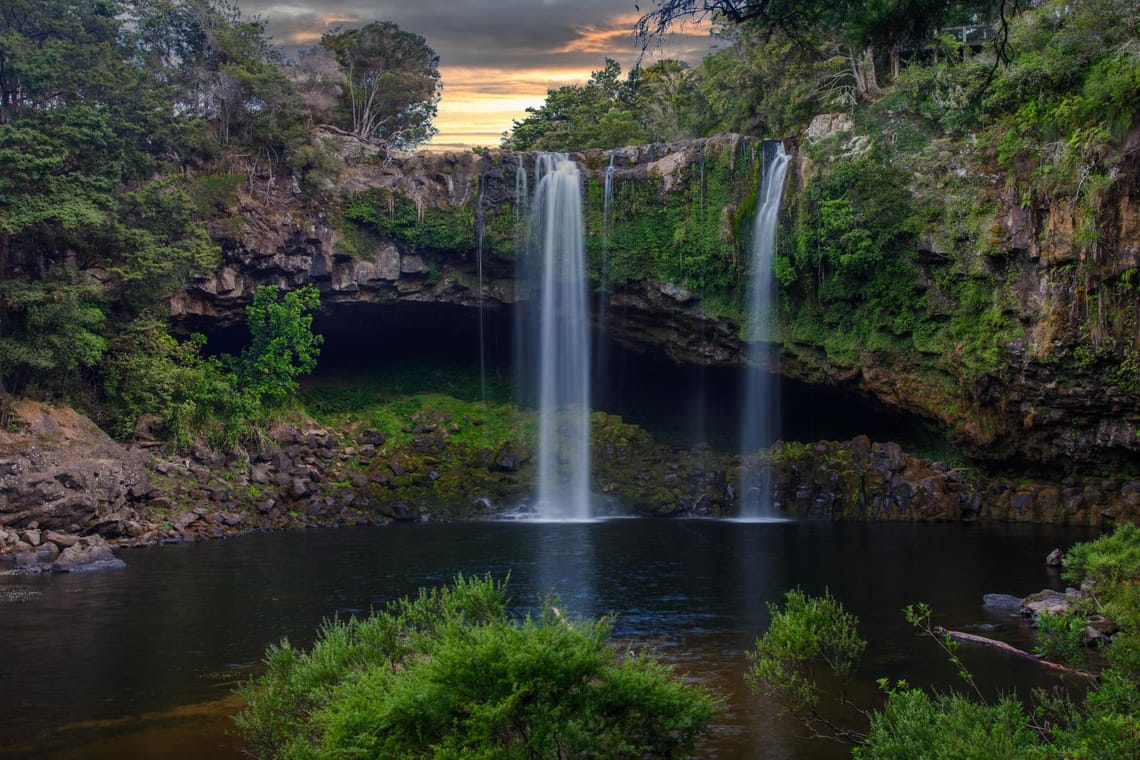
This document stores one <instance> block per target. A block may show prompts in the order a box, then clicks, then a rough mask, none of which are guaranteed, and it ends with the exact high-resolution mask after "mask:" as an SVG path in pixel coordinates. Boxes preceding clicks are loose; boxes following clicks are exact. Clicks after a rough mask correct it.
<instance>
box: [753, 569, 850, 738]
mask: <svg viewBox="0 0 1140 760" xmlns="http://www.w3.org/2000/svg"><path fill="white" fill-rule="evenodd" d="M768 612H769V614H770V615H771V616H772V622H771V624H770V625H769V626H768V631H767V633H765V634H764V635H763V636H761V637H760V638H759V639H757V640H756V646H755V648H753V650H752V651H751V652H749V658H750V659H751V660H752V661H753V665H752V668H751V670H750V671H749V672H748V675H747V676H746V677H747V679H748V681H749V683H750V684H752V686H753V687H754V688H756V689H759V690H761V691H763V692H764V693H766V694H767V695H769V696H771V697H773V698H774V699H775V700H776V701H777V702H779V703H780V705H781V707H782V709H783V711H785V712H789V713H791V714H793V715H795V716H796V717H798V718H800V720H802V721H804V722H805V723H806V724H808V725H809V726H812V727H813V728H820V727H821V726H820V725H819V724H822V723H824V721H823V720H822V719H821V718H820V716H819V713H818V712H817V708H818V706H819V697H820V695H821V694H823V693H824V692H823V691H822V690H821V689H820V688H819V686H818V684H817V683H816V670H817V669H826V670H829V671H830V672H831V673H832V674H833V675H834V676H835V677H837V678H838V679H839V680H840V682H841V683H843V684H846V682H847V681H849V680H850V678H851V676H852V675H853V674H854V672H855V668H856V667H858V665H859V658H860V657H861V656H862V654H863V650H864V649H865V648H866V646H867V642H866V641H864V640H863V639H862V638H861V637H860V636H859V634H858V632H857V631H856V626H858V625H859V619H858V618H857V617H855V616H854V615H852V614H850V613H849V612H847V611H846V610H844V609H843V605H841V604H840V603H839V602H837V601H836V600H835V599H834V598H833V597H832V596H831V595H830V594H824V596H823V597H812V596H808V595H807V594H805V593H804V592H803V591H801V590H800V589H793V590H791V591H789V592H787V594H785V595H784V607H783V609H780V607H779V605H776V604H774V603H770V604H769V605H768ZM838 701H839V702H840V703H842V704H846V705H850V703H849V702H847V699H846V697H845V696H842V695H841V696H840V697H839V698H838ZM826 728H827V729H828V730H832V731H834V730H836V729H835V727H834V726H832V725H831V724H830V723H826ZM838 733H839V735H840V738H846V739H857V738H859V735H858V734H857V733H855V732H850V731H845V730H839V731H838Z"/></svg>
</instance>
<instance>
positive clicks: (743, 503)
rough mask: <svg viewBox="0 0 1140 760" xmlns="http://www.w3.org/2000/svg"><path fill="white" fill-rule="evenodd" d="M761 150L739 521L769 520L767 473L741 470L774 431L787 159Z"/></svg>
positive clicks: (778, 146)
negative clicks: (777, 265)
mask: <svg viewBox="0 0 1140 760" xmlns="http://www.w3.org/2000/svg"><path fill="white" fill-rule="evenodd" d="M773 144H774V146H775V148H774V150H772V149H771V146H772V145H773ZM765 147H766V148H768V149H767V150H765V151H764V171H763V175H762V179H761V185H760V194H759V196H758V198H757V201H756V218H755V220H754V221H753V225H752V249H751V257H750V258H751V269H752V271H751V276H750V278H749V281H748V313H747V314H746V323H745V326H744V333H745V334H744V339H745V341H746V344H747V361H748V364H747V368H746V372H747V377H746V379H745V390H744V405H743V415H742V417H741V430H740V452H741V455H742V461H744V462H745V466H743V467H742V468H741V482H740V516H741V517H744V518H751V519H756V518H765V517H772V516H774V515H773V511H774V510H773V508H772V506H773V505H772V482H771V475H770V470H769V469H768V468H761V467H755V466H753V467H749V466H747V464H748V463H749V462H751V461H754V457H755V456H756V452H757V450H758V449H760V448H761V447H766V446H771V444H772V442H773V441H774V440H775V438H776V436H777V435H778V434H779V430H780V386H779V374H778V366H777V364H778V361H779V357H778V353H777V352H778V348H777V347H776V345H775V341H774V340H773V339H774V337H775V336H773V335H772V327H773V325H774V323H775V317H776V308H777V306H778V302H777V292H776V282H775V278H774V277H773V272H772V263H773V259H774V257H775V252H776V228H777V226H778V225H779V220H780V199H781V197H782V196H783V192H784V178H785V177H786V176H787V173H788V164H789V163H790V157H789V156H788V154H787V153H786V152H785V151H784V146H783V144H782V143H779V142H776V143H766V144H765Z"/></svg>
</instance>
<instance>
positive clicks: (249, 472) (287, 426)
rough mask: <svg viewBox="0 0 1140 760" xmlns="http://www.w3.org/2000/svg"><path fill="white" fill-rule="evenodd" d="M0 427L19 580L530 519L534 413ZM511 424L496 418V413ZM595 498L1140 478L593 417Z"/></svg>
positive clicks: (1053, 511)
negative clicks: (676, 438)
mask: <svg viewBox="0 0 1140 760" xmlns="http://www.w3.org/2000/svg"><path fill="white" fill-rule="evenodd" d="M13 411H14V413H13V414H12V422H11V424H10V426H9V429H8V430H6V431H5V432H3V433H2V434H0V436H2V437H0V555H2V556H3V558H4V559H5V560H7V563H6V564H9V563H10V564H9V567H8V569H9V570H14V571H18V572H32V573H35V572H41V571H56V572H76V571H82V570H84V569H101V568H104V567H112V566H115V564H116V562H117V560H116V559H115V555H114V554H113V553H112V550H116V549H124V548H132V547H141V546H149V545H154V544H162V543H187V542H196V541H204V540H211V539H221V538H227V537H230V536H234V535H239V534H243V533H250V532H264V531H279V530H295V529H303V528H310V527H332V526H348V525H362V524H387V523H392V522H427V521H448V520H457V519H463V520H469V519H479V518H488V517H495V516H501V515H502V514H504V513H507V512H511V511H518V510H521V511H522V512H523V513H525V512H526V510H527V508H528V500H529V499H530V498H531V494H532V493H533V490H534V478H535V473H534V469H535V468H534V467H533V465H532V463H531V459H532V456H533V451H532V449H531V448H530V447H529V446H528V445H527V442H526V431H525V428H526V425H525V418H523V423H522V424H519V425H518V427H517V428H514V432H515V433H516V434H515V435H511V436H505V435H504V434H496V435H495V436H492V438H486V437H484V438H481V439H479V440H480V441H481V442H482V443H483V444H486V442H487V441H488V440H493V443H494V445H493V446H491V447H487V446H486V445H482V446H481V445H476V441H475V440H474V439H473V438H471V437H470V436H469V435H468V434H469V433H470V431H478V430H480V429H481V428H485V427H486V426H488V425H492V426H493V425H503V420H496V419H493V417H494V414H496V413H495V412H489V413H488V415H487V417H488V419H483V418H481V417H478V416H476V417H472V416H471V415H470V414H465V415H463V416H456V415H455V414H451V413H448V412H447V411H441V410H425V409H415V410H414V411H409V412H408V413H407V414H406V415H405V418H404V419H402V420H400V421H399V424H400V425H401V427H400V428H399V432H398V433H397V434H395V435H392V434H385V433H384V432H382V431H380V430H377V429H374V428H370V427H364V426H361V425H358V424H350V425H346V426H343V427H336V428H334V427H331V426H327V425H321V424H319V423H318V422H316V421H314V420H312V419H304V418H301V419H297V420H295V421H293V422H289V423H280V424H277V425H274V426H273V427H271V428H270V429H269V430H268V431H266V433H265V434H264V436H263V437H262V438H261V440H259V441H258V442H257V445H256V446H253V445H251V446H248V447H239V448H236V449H234V450H231V451H229V452H219V451H215V450H213V449H211V448H210V447H209V446H207V445H205V444H203V443H199V444H196V445H194V446H193V447H192V448H191V449H190V451H187V452H182V453H178V454H172V453H170V452H169V450H168V449H167V448H165V447H162V446H159V445H157V444H156V443H154V442H148V441H140V442H136V443H134V444H131V445H122V444H119V443H116V442H115V441H113V440H112V439H111V438H109V437H108V436H107V435H106V433H104V432H103V431H102V430H100V429H99V428H98V427H97V426H96V425H95V424H94V423H93V422H91V420H89V419H87V418H86V417H83V416H82V415H79V414H78V413H76V412H74V411H73V410H70V409H67V408H65V407H53V406H48V405H44V404H38V403H33V402H21V403H19V404H17V405H16V406H15V407H14V410H13ZM499 413H500V414H501V413H502V412H501V411H500V412H499ZM592 424H593V428H594V438H593V440H594V449H595V454H594V471H593V474H592V484H591V485H592V489H593V491H594V493H595V494H597V503H598V504H597V512H598V513H599V514H602V515H613V514H622V515H644V516H656V517H693V516H701V517H731V516H734V515H735V514H736V510H737V509H738V502H739V499H740V494H739V491H740V488H741V486H740V482H741V477H740V476H741V470H742V468H748V469H749V471H751V472H759V473H761V474H762V476H763V477H761V478H760V481H761V482H764V481H765V480H766V481H767V482H770V483H771V487H772V493H773V504H774V515H773V516H777V517H790V518H817V519H830V520H860V521H908V522H976V521H983V522H1024V523H1050V524H1057V525H1071V526H1087V527H1096V528H1103V527H1109V526H1111V525H1113V524H1115V523H1117V522H1121V521H1128V520H1136V519H1138V518H1140V481H1137V480H1114V479H1108V478H1089V479H1086V480H1080V479H1077V478H1075V477H1071V476H1070V477H1067V478H1065V479H1064V480H1063V481H1060V482H1047V481H1040V480H1019V479H1015V478H1010V477H992V476H986V475H983V474H980V473H979V472H977V471H976V470H972V469H970V468H966V467H956V466H952V465H951V464H948V463H945V462H938V461H930V460H928V459H924V458H921V457H917V456H914V455H912V454H909V453H907V452H905V451H904V450H903V449H902V448H901V447H900V446H899V445H898V444H895V443H891V442H872V441H871V440H870V439H868V438H867V437H865V436H859V437H856V438H854V439H852V440H849V441H819V442H814V443H794V442H788V443H784V442H780V443H777V444H776V445H774V446H773V447H772V448H771V449H769V450H767V451H762V452H760V454H758V455H757V456H756V457H754V458H741V457H740V456H739V455H733V454H728V453H725V452H721V451H716V450H714V449H711V448H708V447H700V446H698V447H685V446H679V445H671V444H664V443H660V442H658V441H656V440H654V439H653V438H652V437H651V436H650V435H649V434H648V433H647V432H645V431H644V430H642V429H641V428H638V427H636V426H633V425H629V424H627V423H624V422H623V421H622V420H621V418H619V417H616V416H613V415H606V414H602V413H595V414H594V415H593V418H592Z"/></svg>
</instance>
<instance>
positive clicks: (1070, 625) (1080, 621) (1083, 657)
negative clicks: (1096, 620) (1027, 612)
mask: <svg viewBox="0 0 1140 760" xmlns="http://www.w3.org/2000/svg"><path fill="white" fill-rule="evenodd" d="M1087 625H1088V622H1087V621H1086V619H1085V616H1084V615H1081V614H1079V613H1075V612H1071V613H1058V614H1053V613H1050V612H1041V613H1040V614H1038V615H1037V637H1038V643H1037V647H1036V649H1035V652H1036V653H1037V654H1038V655H1039V656H1041V657H1044V658H1045V659H1047V660H1061V661H1062V662H1067V663H1069V664H1070V665H1072V666H1073V667H1076V668H1082V667H1084V666H1085V665H1087V664H1088V660H1089V656H1088V652H1087V651H1086V650H1085V627H1086V626H1087Z"/></svg>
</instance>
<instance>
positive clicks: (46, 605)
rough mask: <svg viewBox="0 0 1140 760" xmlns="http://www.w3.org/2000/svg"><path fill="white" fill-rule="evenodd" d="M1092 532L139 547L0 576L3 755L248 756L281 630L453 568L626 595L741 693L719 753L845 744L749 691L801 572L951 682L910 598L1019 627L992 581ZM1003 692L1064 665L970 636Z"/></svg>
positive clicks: (678, 524)
mask: <svg viewBox="0 0 1140 760" xmlns="http://www.w3.org/2000/svg"><path fill="white" fill-rule="evenodd" d="M1090 537H1091V536H1090V534H1088V533H1086V532H1082V531H1073V530H1067V531H1066V530H1061V529H1055V528H1044V527H1036V528H1035V527H1027V526H992V525H991V526H978V525H971V526H962V525H869V524H833V523H827V522H782V523H736V522H727V521H716V520H676V521H667V520H640V519H615V520H607V521H601V522H594V523H574V524H558V523H529V522H526V521H514V522H477V523H455V524H427V525H402V526H394V527H389V528H352V529H338V530H319V531H318V530H313V531H306V532H298V533H282V534H270V535H257V536H247V537H242V538H238V539H232V540H228V541H218V542H210V543H204V544H195V545H184V546H166V547H156V548H152V549H141V550H133V551H130V552H127V553H125V554H124V555H123V556H124V559H125V560H126V561H127V567H126V568H125V569H121V570H114V571H106V572H102V573H95V574H89V575H61V576H3V577H0V641H2V642H3V645H4V647H3V653H4V654H3V656H2V658H0V693H3V694H4V704H5V707H4V709H3V710H0V755H3V756H13V757H14V756H36V757H60V758H64V757H76V758H79V757H82V758H101V757H107V758H110V757H114V758H129V757H140V758H144V757H164V758H198V757H214V758H227V757H228V758H238V757H241V756H242V755H241V743H240V740H239V739H238V738H237V737H236V736H234V735H233V732H232V729H231V723H230V716H231V715H232V714H233V713H234V712H235V711H236V710H238V709H240V702H239V701H238V700H237V699H235V698H234V697H233V696H232V695H231V692H232V689H233V687H234V686H235V685H236V684H237V683H239V682H241V681H243V680H244V679H247V678H248V677H249V676H250V675H251V674H254V673H256V672H257V670H258V668H259V663H260V658H261V656H262V654H263V653H264V651H265V648H266V646H267V645H269V644H270V643H273V642H275V641H278V640H279V639H281V638H282V637H288V638H289V639H290V641H292V642H293V643H295V644H302V645H308V644H309V643H311V642H312V640H313V637H314V635H315V629H316V627H317V626H318V625H319V623H320V622H321V621H322V620H323V619H325V618H327V617H329V616H333V615H342V616H343V615H357V614H362V613H366V612H367V611H368V610H369V609H372V608H376V607H379V606H382V605H383V604H385V603H386V602H388V601H390V600H392V599H395V598H398V597H400V596H404V595H408V594H413V593H415V591H416V589H418V588H420V587H423V586H431V585H437V584H443V583H445V582H447V581H449V580H450V579H452V578H453V577H454V576H455V575H456V574H458V573H463V574H465V575H471V574H479V575H482V574H484V573H491V574H492V575H494V576H495V577H498V578H502V577H505V576H507V575H508V574H509V576H510V591H511V596H512V599H513V600H514V604H515V605H516V606H518V608H519V609H520V610H522V609H524V608H528V607H536V606H538V605H539V604H540V602H541V599H542V598H543V597H544V596H545V595H546V594H547V593H548V592H551V591H553V592H555V593H557V594H558V595H559V596H560V597H561V599H562V602H563V605H564V606H565V607H566V608H567V609H569V610H570V611H571V613H573V614H575V615H578V616H597V615H602V614H611V613H613V614H616V616H617V619H616V624H615V634H616V635H617V636H618V637H621V638H622V639H631V640H633V641H634V642H635V643H637V644H641V645H646V646H650V647H652V648H654V649H655V650H656V651H657V652H658V654H659V656H661V657H662V658H663V659H666V660H669V661H671V662H673V663H675V664H676V665H677V666H678V668H679V669H680V670H682V671H683V672H684V673H686V674H687V675H688V677H690V678H692V679H694V680H697V681H700V682H701V683H704V684H706V685H707V686H709V687H710V688H712V689H713V690H715V691H717V692H718V693H720V694H721V695H722V696H724V697H725V699H726V702H727V706H726V710H725V712H724V714H723V715H722V716H721V717H720V719H719V720H718V722H717V729H716V734H715V736H714V737H713V739H712V740H711V741H709V742H708V744H707V745H705V746H703V747H702V749H701V753H700V754H701V756H702V757H716V758H726V759H729V760H744V758H793V757H794V758H833V757H844V756H846V755H847V751H846V749H844V748H843V747H841V746H839V745H836V744H834V743H830V742H824V741H819V740H811V739H808V738H807V737H806V736H805V731H804V729H802V728H801V727H800V726H799V725H798V724H797V723H795V722H794V721H791V720H788V719H785V718H780V717H778V716H777V708H776V706H775V705H773V704H772V703H770V702H768V701H766V700H765V699H764V698H762V697H760V696H758V695H755V694H752V693H751V692H750V691H749V690H748V688H747V686H746V684H745V683H744V680H743V674H744V672H745V670H746V669H747V667H748V662H747V658H746V656H745V652H746V651H747V649H748V648H749V647H750V646H751V644H752V643H753V641H754V640H755V638H756V636H757V635H758V634H760V633H761V632H762V631H763V630H764V629H765V627H766V625H767V622H768V610H767V603H768V602H772V601H779V600H781V599H782V597H783V594H784V592H785V591H787V590H788V589H791V588H794V587H797V586H798V587H801V588H803V589H804V590H806V591H808V592H810V593H822V592H823V591H824V590H829V591H830V592H831V593H832V594H833V595H834V596H835V597H836V598H838V599H839V600H840V601H842V602H843V604H844V605H846V606H847V608H848V609H849V610H850V611H852V612H854V613H855V614H856V615H858V616H859V618H860V619H861V621H862V625H861V631H862V633H863V635H864V637H865V638H867V639H868V641H869V642H870V644H869V647H868V650H867V654H866V655H865V657H864V665H863V668H862V670H861V672H860V674H859V683H858V684H856V689H855V690H856V693H857V696H858V697H859V698H860V699H864V700H866V701H868V702H870V703H874V702H875V701H876V700H877V699H878V695H877V689H876V687H875V686H874V680H875V679H876V678H878V677H880V676H885V677H889V678H891V679H894V678H906V679H907V680H909V681H911V682H912V683H915V684H919V685H936V686H939V687H943V688H946V687H950V686H953V685H954V684H955V671H954V669H953V668H951V667H950V666H949V665H948V664H947V663H946V662H945V661H944V659H943V658H942V657H941V656H940V655H939V652H938V649H937V647H936V645H935V644H934V643H933V642H931V641H929V640H927V639H923V638H922V637H920V636H917V635H916V634H915V632H914V630H913V629H911V628H910V627H909V626H908V625H907V623H906V622H905V620H904V619H903V615H902V612H901V610H902V608H903V607H904V606H905V605H906V604H909V603H912V602H917V601H925V602H927V603H929V604H930V605H931V606H932V607H933V608H934V609H935V611H936V622H937V623H939V624H942V625H945V626H947V627H952V628H967V627H969V626H973V625H976V624H978V623H981V622H998V623H1002V624H1004V625H1005V626H1006V629H1005V631H1004V632H1003V633H1002V634H995V635H1002V636H1004V637H1005V638H1007V639H1008V640H1010V641H1011V642H1012V643H1015V644H1017V645H1019V646H1022V647H1030V646H1032V641H1031V638H1030V636H1031V634H1030V632H1028V630H1027V629H1024V628H1023V627H1021V626H1019V625H1018V624H1017V622H1016V621H1013V620H1006V619H1001V618H994V617H992V616H990V615H988V614H987V613H985V612H984V611H983V610H982V607H981V598H982V594H983V593H987V592H1008V593H1012V594H1018V595H1024V594H1028V593H1030V592H1033V591H1037V590H1040V589H1042V588H1045V587H1054V588H1056V587H1060V579H1059V578H1058V577H1057V576H1056V574H1055V573H1053V572H1052V571H1050V570H1049V569H1048V568H1046V567H1045V565H1044V561H1043V559H1044V557H1045V555H1046V554H1047V553H1048V552H1049V550H1051V549H1053V548H1054V547H1057V546H1068V545H1070V544H1072V543H1074V542H1076V541H1081V540H1086V539H1088V538H1090ZM964 656H965V659H966V662H967V664H968V665H969V666H971V667H972V668H973V669H974V670H975V672H976V673H978V675H979V676H981V677H982V679H983V681H984V684H985V687H986V688H987V689H990V690H992V691H996V690H998V689H1002V690H1005V691H1009V690H1012V689H1017V690H1018V691H1020V692H1022V693H1025V692H1027V691H1028V690H1029V689H1030V688H1032V687H1035V686H1047V685H1050V684H1053V683H1057V681H1056V676H1054V675H1052V674H1050V673H1046V672H1043V671H1041V670H1040V669H1038V668H1037V666H1035V665H1034V664H1033V663H1031V662H1026V661H1020V660H1015V659H1010V658H1008V657H1006V656H1004V655H1001V654H1000V653H996V652H991V651H984V650H980V651H974V650H966V651H964Z"/></svg>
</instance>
